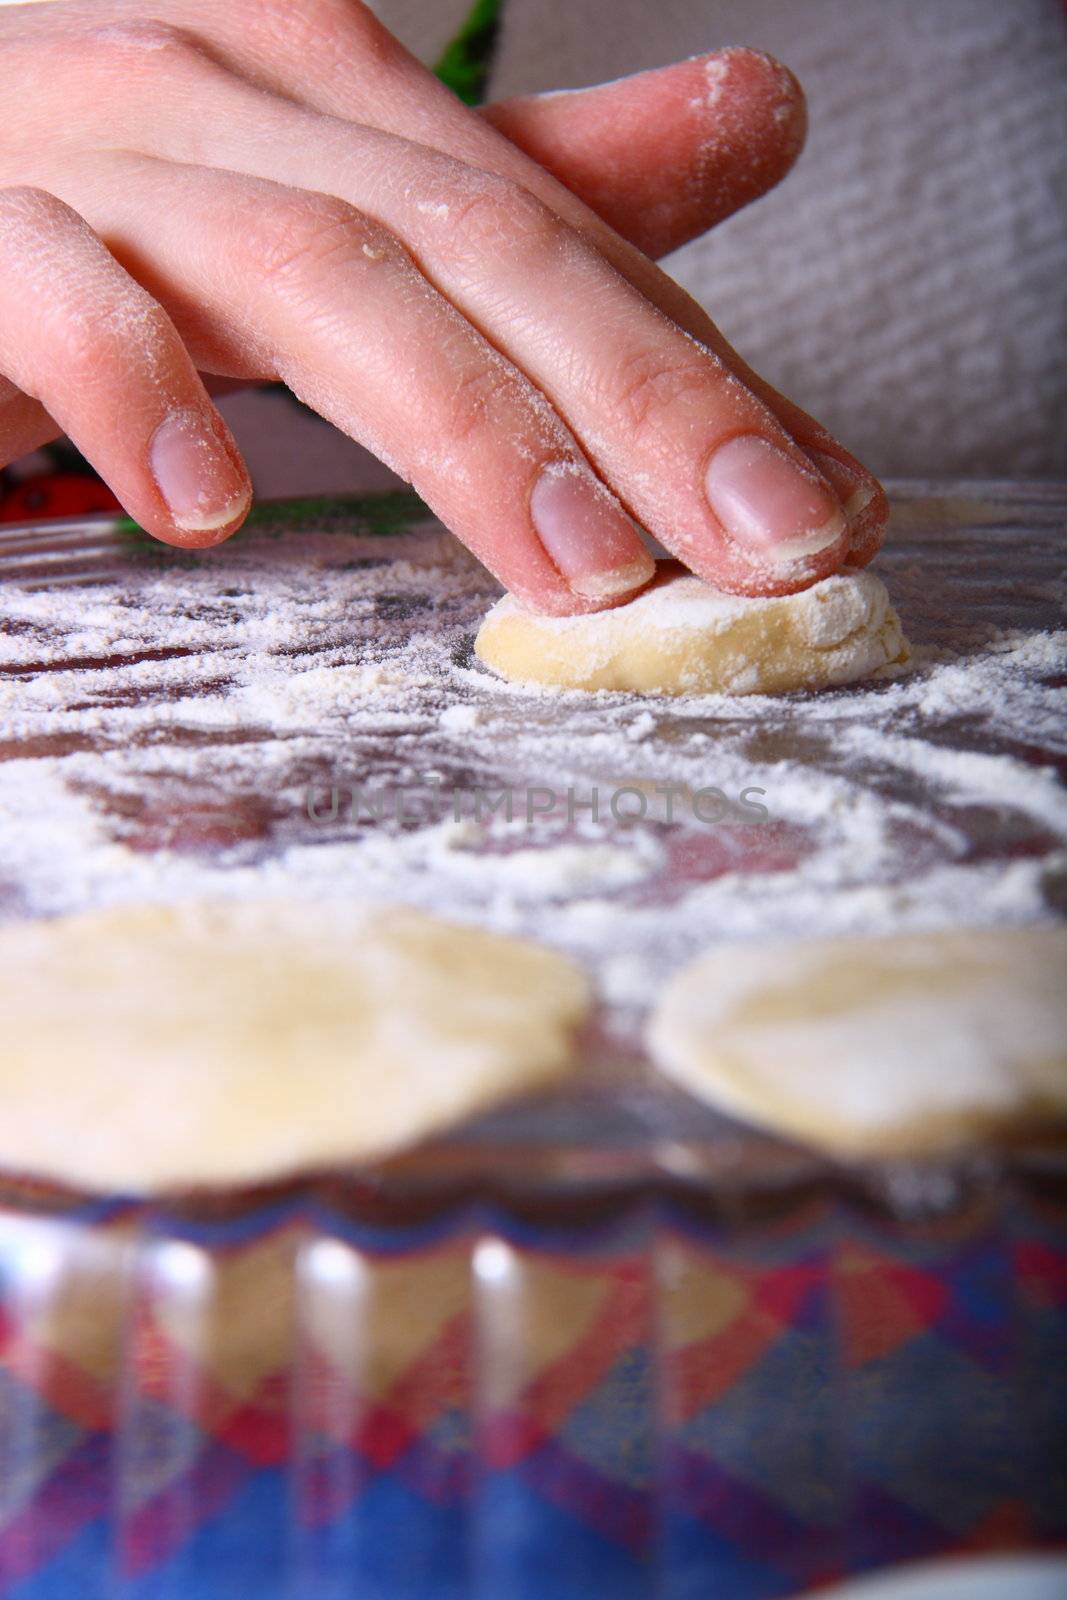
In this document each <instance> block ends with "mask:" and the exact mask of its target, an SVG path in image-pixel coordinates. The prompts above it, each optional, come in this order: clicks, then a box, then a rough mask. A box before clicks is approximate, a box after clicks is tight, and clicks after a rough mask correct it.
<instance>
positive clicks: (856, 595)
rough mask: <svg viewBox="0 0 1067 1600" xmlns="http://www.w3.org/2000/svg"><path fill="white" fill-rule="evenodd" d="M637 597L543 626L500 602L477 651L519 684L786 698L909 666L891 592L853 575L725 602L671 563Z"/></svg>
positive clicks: (726, 597) (864, 575) (507, 599)
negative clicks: (892, 667)
mask: <svg viewBox="0 0 1067 1600" xmlns="http://www.w3.org/2000/svg"><path fill="white" fill-rule="evenodd" d="M660 569H661V570H660V573H659V575H658V576H657V577H656V579H655V580H654V581H653V583H652V584H651V585H650V587H649V588H647V589H645V590H644V591H643V592H642V593H641V594H639V595H638V596H637V597H636V598H635V599H633V600H630V601H628V602H627V604H625V605H621V606H616V607H615V608H614V609H613V610H611V611H598V612H596V613H595V614H593V615H590V616H581V617H542V616H537V615H534V614H533V613H531V612H528V611H524V610H523V609H522V608H521V606H520V605H519V603H518V601H516V600H514V599H513V598H512V597H511V595H505V596H504V598H503V599H502V600H499V601H498V602H497V604H496V605H495V606H493V608H492V610H491V611H490V612H489V614H488V616H487V617H486V619H485V621H484V622H483V623H482V626H481V629H480V630H479V633H478V637H477V639H476V640H475V644H474V648H475V651H476V652H477V654H478V655H479V656H480V657H481V659H482V660H483V661H484V662H485V663H486V665H487V666H489V667H492V668H493V670H494V671H496V672H499V673H500V674H501V676H502V677H505V678H510V679H513V680H515V681H517V682H520V683H544V684H555V685H557V686H559V687H561V688H567V689H629V690H636V691H638V692H639V693H646V694H647V693H652V694H733V695H740V694H782V693H785V692H786V691H788V690H790V689H819V688H823V687H825V686H827V685H829V684H842V683H854V682H855V681H856V680H857V679H860V678H868V677H870V675H871V674H872V673H873V672H876V671H877V670H878V669H879V668H881V667H885V666H888V665H890V664H894V665H903V663H905V662H906V661H907V660H908V656H909V651H908V646H907V642H906V640H905V638H904V635H903V634H902V632H901V628H900V621H899V619H898V617H897V615H896V612H895V611H894V610H893V608H892V606H891V605H890V604H889V596H888V595H887V594H886V591H885V586H884V584H883V583H882V582H881V581H880V580H879V579H878V578H876V577H875V576H874V575H873V574H872V573H870V572H865V571H864V572H861V571H859V570H858V569H853V568H848V567H846V568H845V569H844V571H842V572H838V573H835V574H834V576H833V577H831V578H824V579H823V580H822V582H821V583H816V584H814V585H813V586H812V587H811V588H810V589H804V590H802V591H801V593H800V594H789V595H780V596H777V597H773V598H770V599H745V598H744V597H742V596H739V595H730V594H724V593H723V592H722V590H721V589H716V588H714V587H713V585H711V584H710V583H705V582H704V580H703V579H702V578H695V577H694V576H693V575H692V573H691V572H687V571H686V570H685V568H684V567H682V566H680V565H679V564H678V563H677V562H674V561H665V562H661V563H660Z"/></svg>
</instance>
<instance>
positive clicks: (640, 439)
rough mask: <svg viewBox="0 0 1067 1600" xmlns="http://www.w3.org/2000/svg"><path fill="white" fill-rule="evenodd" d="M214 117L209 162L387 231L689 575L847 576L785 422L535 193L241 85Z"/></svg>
mask: <svg viewBox="0 0 1067 1600" xmlns="http://www.w3.org/2000/svg"><path fill="white" fill-rule="evenodd" d="M214 104H215V107H216V116H217V122H215V123H213V125H212V128H211V129H210V131H208V132H207V133H205V134H201V135H200V136H199V139H200V143H201V146H202V147H203V148H206V149H207V150H208V151H209V153H210V156H211V159H212V161H213V162H216V163H218V164H219V165H220V166H225V167H228V168H239V169H241V170H243V171H245V172H249V173H252V174H254V175H256V176H258V177H261V178H265V177H267V175H268V174H271V173H273V174H276V175H277V174H279V173H280V174H281V176H282V177H284V178H285V179H286V181H288V182H289V183H290V184H292V185H293V186H294V188H295V187H296V186H297V185H300V186H306V187H308V188H310V189H314V190H321V191H327V190H331V191H332V192H333V193H334V194H337V195H340V196H342V197H343V198H344V199H345V200H347V201H348V202H349V203H350V204H351V205H352V206H353V207H356V208H357V209H359V210H360V211H363V212H366V213H368V214H373V215H374V216H375V217H376V218H377V219H378V220H379V221H380V222H382V223H384V224H385V226H386V227H387V228H388V229H389V231H390V232H391V233H392V234H393V235H394V236H395V237H396V238H399V239H400V240H402V241H403V243H404V244H405V246H406V247H407V248H408V249H409V250H410V251H411V252H412V254H413V255H414V257H415V260H416V261H417V263H418V265H419V267H420V268H421V270H422V272H423V273H424V274H425V276H426V277H427V278H428V279H429V280H430V281H431V282H432V283H433V284H434V285H435V286H436V288H437V289H439V290H440V291H441V293H442V295H443V296H444V297H446V298H447V300H448V301H449V302H451V304H452V305H453V306H455V307H458V309H459V310H460V311H461V312H462V313H463V314H464V316H465V317H466V318H467V319H468V321H469V322H470V323H471V324H472V325H473V326H474V327H475V328H477V329H478V330H479V331H480V333H481V334H482V335H483V336H484V341H487V342H488V345H489V346H492V347H495V348H496V349H497V350H499V351H503V352H505V353H506V354H507V356H508V357H509V358H510V360H511V362H512V363H513V364H514V365H515V366H516V367H518V368H519V369H521V371H522V372H523V373H525V374H526V376H527V377H528V378H529V379H530V380H532V383H533V384H534V385H535V386H536V388H537V389H538V390H540V392H541V394H542V395H544V396H547V397H548V399H549V400H551V402H552V404H553V406H554V407H555V410H556V412H557V413H558V414H559V416H561V417H562V418H563V419H564V420H565V422H566V423H567V425H568V427H569V429H570V430H571V432H572V433H573V434H574V435H575V436H576V437H577V439H578V441H579V443H580V445H581V447H582V449H583V450H584V452H585V454H586V455H587V456H588V457H589V459H590V460H591V461H592V462H593V465H594V466H595V467H596V468H597V471H598V473H599V476H600V477H601V478H602V479H603V480H604V481H605V482H607V483H608V484H609V485H610V486H611V488H612V489H614V491H615V493H616V494H617V495H618V497H619V499H620V500H621V502H622V504H623V505H624V506H625V507H626V508H627V510H628V511H630V512H631V513H632V515H633V516H635V517H636V518H637V519H638V521H639V522H641V523H642V524H643V525H644V526H645V527H646V528H648V529H649V530H650V532H652V533H654V534H655V535H656V537H657V538H659V539H660V540H661V541H662V542H663V543H664V544H665V545H666V546H667V547H668V548H669V549H671V550H672V551H673V552H674V553H675V554H676V555H678V556H680V557H681V559H682V560H684V561H685V562H686V563H687V564H688V565H690V566H691V567H692V568H693V569H694V571H697V572H699V573H701V574H703V575H704V576H706V577H708V578H710V579H711V580H713V581H714V582H716V583H719V584H721V585H722V586H723V587H725V588H728V589H730V590H733V591H735V592H738V593H768V592H773V593H785V592H788V591H790V590H792V589H796V588H802V587H804V586H805V585H806V584H808V583H810V582H812V581H814V580H815V579H816V578H818V577H821V576H823V575H825V574H826V573H828V572H831V571H834V570H835V569H836V567H837V566H839V565H840V563H841V561H842V559H843V558H844V553H845V551H846V550H847V548H848V543H849V541H848V536H847V532H846V526H845V520H844V516H843V514H842V511H841V508H840V505H839V503H838V501H837V499H836V497H835V494H834V492H833V490H832V488H831V486H830V484H829V482H828V481H827V480H826V479H825V478H824V477H823V476H822V475H821V474H820V473H819V471H818V470H817V469H816V468H815V466H814V464H813V462H812V461H811V459H810V458H809V457H807V456H806V455H805V454H804V453H803V452H802V451H801V450H799V449H798V448H797V446H796V444H795V443H794V442H793V440H792V439H791V438H790V436H789V434H788V432H787V431H786V429H785V428H783V427H782V426H781V424H780V423H779V422H778V420H777V419H776V417H775V416H774V415H773V413H772V412H771V411H770V410H769V409H768V408H767V407H766V406H765V405H763V404H762V403H761V402H760V401H759V400H758V399H757V398H756V397H755V396H754V395H753V394H752V392H751V391H750V390H748V389H746V388H745V387H744V386H743V385H742V384H741V383H739V382H738V381H737V379H736V377H735V376H734V375H733V374H732V372H731V371H730V370H729V368H728V367H727V366H726V365H725V364H724V363H723V361H721V360H720V359H719V358H718V356H717V355H716V354H715V353H713V352H712V351H710V350H709V349H707V348H706V347H704V346H703V345H700V344H698V343H696V342H695V341H694V340H692V339H690V338H687V337H686V336H685V334H684V333H683V332H681V331H680V330H679V329H678V328H677V327H675V326H674V325H672V324H671V323H670V321H669V320H668V319H667V318H665V317H664V316H663V315H662V314H661V313H660V312H659V311H658V310H657V309H656V308H655V307H654V306H652V305H651V304H650V303H649V302H648V300H647V298H646V297H645V296H643V295H642V294H640V293H639V292H638V291H637V290H635V289H634V287H633V285H632V284H631V283H630V282H628V281H627V280H626V279H625V278H623V277H622V276H621V275H620V274H619V273H618V272H616V271H615V270H613V268H612V267H611V266H610V265H609V264H608V262H606V261H605V259H604V256H603V254H602V253H601V252H600V251H599V250H598V249H597V248H596V247H595V246H594V245H593V244H592V243H591V242H590V240H589V239H588V238H587V237H586V236H584V235H583V234H581V233H579V232H578V231H577V230H575V229H573V228H571V227H569V226H568V225H567V224H566V223H565V222H563V221H562V220H561V219H560V218H559V216H558V215H557V214H556V213H555V212H554V211H552V210H550V209H549V208H548V207H547V206H545V205H544V204H543V203H542V202H541V201H540V200H539V199H537V198H536V197H535V196H534V195H532V194H531V193H530V191H529V190H527V189H525V188H524V187H523V186H521V185H519V184H516V183H514V182H512V181H510V180H508V179H503V178H499V177H497V176H494V175H493V174H489V173H485V172H479V171H476V170H473V169H471V168H469V167H467V166H465V165H463V164H462V163H459V162H456V161H454V160H452V159H451V158H449V157H447V156H443V155H441V154H440V152H438V151H436V150H431V149H429V148H428V147H426V146H424V145H416V144H411V143H409V142H407V141H401V140H398V139H396V138H394V137H393V136H391V135H388V134H383V133H381V132H380V131H379V130H377V129H370V128H366V127H362V126H359V125H356V124H349V123H343V122H341V121H339V120H337V119H325V118H316V117H309V116H308V114H307V113H305V112H303V111H300V110H298V109H296V108H293V107H291V106H288V105H286V104H284V103H281V102H276V101H274V100H273V98H271V97H266V96H262V95H260V94H259V93H258V92H257V91H254V90H250V89H247V88H245V87H244V86H242V85H240V84H238V83H237V82H236V80H232V79H229V78H224V79H223V81H221V82H220V83H219V84H218V85H217V91H216V94H215V97H214ZM156 137H157V139H158V140H159V141H160V142H162V143H167V142H168V141H169V142H170V143H171V145H172V149H173V153H174V154H176V155H177V156H178V159H183V157H184V156H185V155H187V153H188V152H187V150H186V148H185V145H184V143H183V141H184V140H185V139H186V138H187V134H186V133H185V130H184V129H183V127H181V126H180V125H175V124H173V123H170V124H168V123H167V122H166V121H165V119H164V118H161V120H160V123H159V125H158V126H157V129H156ZM398 359H399V358H398ZM399 364H400V366H401V367H402V365H403V363H402V361H400V363H399ZM408 387H409V389H410V388H412V387H413V386H412V385H411V384H409V385H408ZM367 421H368V419H367V418H366V417H364V418H363V424H362V425H363V427H364V429H365V428H366V425H367ZM360 436H361V437H362V436H363V435H360ZM741 441H743V442H741ZM379 453H381V452H379ZM386 459H388V457H386ZM446 520H448V521H449V524H450V526H452V527H454V528H456V530H457V531H461V530H460V529H459V527H458V525H457V523H456V522H455V521H452V520H450V519H449V518H448V517H446Z"/></svg>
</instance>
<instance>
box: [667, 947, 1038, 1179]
mask: <svg viewBox="0 0 1067 1600" xmlns="http://www.w3.org/2000/svg"><path fill="white" fill-rule="evenodd" d="M648 1043H649V1047H650V1050H651V1052H652V1055H653V1058H654V1060H655V1061H656V1063H657V1064H658V1065H659V1066H660V1067H661V1068H662V1070H663V1071H664V1072H666V1073H668V1074H669V1075H670V1076H671V1077H673V1078H676V1079H677V1080H678V1081H679V1082H681V1083H683V1084H684V1085H685V1086H686V1087H687V1088H688V1089H690V1090H692V1092H693V1093H694V1094H696V1095H699V1096H700V1098H701V1099H704V1100H707V1101H709V1102H710V1103H711V1104H712V1105H715V1106H718V1107H720V1108H721V1109H722V1110H724V1111H728V1112H734V1113H736V1114H737V1115H738V1116H740V1117H742V1118H746V1119H749V1120H751V1121H753V1122H756V1123H762V1124H765V1125H766V1126H768V1127H769V1128H772V1129H774V1130H776V1131H779V1132H782V1133H786V1134H793V1135H796V1136H797V1137H799V1138H801V1139H804V1140H807V1141H809V1142H810V1143H812V1144H815V1145H821V1146H825V1147H826V1148H827V1149H830V1150H834V1151H838V1152H841V1153H843V1154H861V1155H862V1154H884V1155H913V1154H923V1153H925V1152H927V1151H933V1150H939V1149H944V1148H947V1147H951V1146H954V1145H964V1144H968V1143H973V1142H975V1141H979V1140H982V1139H984V1138H987V1137H989V1136H991V1135H994V1134H996V1133H997V1132H1007V1131H1014V1130H1016V1129H1023V1128H1026V1127H1029V1126H1031V1125H1038V1124H1040V1123H1041V1122H1042V1121H1043V1120H1046V1119H1048V1118H1051V1117H1057V1116H1063V1115H1065V1114H1067V928H1033V929H989V930H981V931H975V930H972V931H963V930H961V931H958V932H948V933H930V934H909V935H904V934H902V935H899V936H888V937H883V938H869V939H855V940H829V941H826V942H818V941H815V942H812V943H791V944H767V945H763V944H761V945H731V946H723V947H721V948H719V949H715V950H711V951H709V952H708V953H707V954H706V955H703V956H701V957H700V958H699V960H697V961H695V962H694V963H693V964H692V965H691V966H689V967H687V968H685V969H684V970H683V971H682V972H681V973H680V974H678V975H677V976H676V977H675V978H674V979H673V980H672V982H671V983H670V984H669V986H668V988H667V990H666V992H665V994H664V996H663V998H662V1000H661V1002H660V1005H659V1007H658V1008H657V1010H656V1012H655V1014H654V1016H653V1018H652V1021H651V1023H650V1026H649V1030H648Z"/></svg>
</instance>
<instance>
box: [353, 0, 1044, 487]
mask: <svg viewBox="0 0 1067 1600" xmlns="http://www.w3.org/2000/svg"><path fill="white" fill-rule="evenodd" d="M383 9H386V8H385V7H383ZM607 14H610V19H611V25H610V27H605V26H604V19H605V16H606V15H607ZM723 44H752V45H757V46H760V47H762V48H763V49H766V50H770V51H772V52H773V53H774V54H776V55H778V56H780V57H781V58H782V60H784V61H785V62H786V63H787V64H788V65H789V66H790V67H792V68H793V70H794V71H795V72H796V73H797V76H798V77H799V78H800V80H801V82H802V83H803V84H804V86H805V89H806V90H807V93H808V97H809V104H810V112H811V134H810V138H809V143H808V147H807V150H806V151H805V154H804V155H803V157H802V158H801V162H800V165H799V167H798V168H797V170H796V172H795V173H794V174H793V175H792V176H791V177H790V178H789V179H788V180H787V182H786V184H785V186H784V187H783V188H782V189H781V190H779V191H778V192H777V193H776V194H774V195H772V196H770V197H769V198H768V199H766V200H764V201H762V202H760V203H759V204H758V205H756V206H755V207H753V208H752V209H751V210H750V211H748V212H745V213H743V214H742V215H741V216H739V217H737V218H735V219H733V220H732V221H731V222H729V223H727V224H726V225H725V226H724V227H723V228H721V229H719V230H717V231H716V232H715V233H714V234H713V235H712V236H710V237H709V238H707V239H704V240H699V241H697V242H696V243H694V244H692V245H689V246H687V247H686V248H685V249H684V250H682V251H679V252H678V253H677V254H676V255H675V256H674V257H672V258H671V259H670V261H669V262H668V263H667V265H668V268H669V270H670V271H672V272H673V273H674V274H675V275H676V276H677V277H678V278H680V279H681V281H682V282H683V283H684V284H685V285H686V287H687V288H688V289H689V290H690V291H691V292H692V293H693V294H695V295H696V296H697V297H698V298H699V299H700V300H701V301H702V302H703V304H705V305H706V306H707V307H708V309H709V310H710V312H711V313H712V315H713V316H714V317H715V318H716V320H717V321H718V322H719V324H720V325H721V327H722V328H723V330H724V331H725V332H726V334H727V335H728V336H729V337H730V339H731V340H732V341H733V342H734V344H736V345H737V347H738V348H739V349H740V350H741V351H742V352H743V353H744V354H745V356H746V357H747V358H748V359H749V360H750V361H751V362H752V363H753V365H755V366H757V367H759V368H760V369H761V370H762V371H763V372H764V373H765V374H766V375H767V376H768V377H769V378H770V379H771V380H772V381H773V382H774V383H776V384H777V385H778V386H779V387H780V388H782V389H784V390H786V391H787V392H788V393H789V394H791V395H792V396H793V397H794V398H795V399H797V400H798V401H799V402H800V403H801V404H802V405H804V406H806V407H807V408H808V409H809V410H810V411H812V412H814V413H815V415H817V416H818V417H819V418H820V419H821V420H822V421H823V422H825V423H826V424H827V426H829V427H830V428H832V429H833V430H834V431H835V432H836V433H838V434H839V435H840V436H841V438H842V439H844V441H845V442H846V443H847V444H849V445H850V446H851V447H852V448H853V449H855V450H856V451H857V453H858V454H860V455H861V456H863V457H864V459H865V460H867V461H868V462H869V463H870V464H871V466H873V467H874V468H875V469H876V470H878V471H881V472H884V473H897V474H926V473H929V474H934V475H943V474H948V473H961V474H970V475H996V474H1005V475H1009V476H1021V475H1026V474H1033V475H1060V476H1067V176H1065V162H1067V17H1065V14H1064V9H1063V7H1062V6H1061V5H1060V3H1059V0H656V3H655V4H650V3H649V0H565V3H564V0H510V5H509V10H508V19H507V28H506V31H505V36H504V51H503V56H502V59H501V61H500V66H499V70H498V72H497V76H496V79H495V82H494V92H495V93H501V94H511V93H517V92H519V91H521V90H524V89H542V88H548V87H550V86H552V85H557V84H579V83H584V82H592V81H596V80H597V79H601V78H612V77H617V76H620V75H622V74H623V73H626V72H630V71H635V70H637V69H638V68H641V67H645V66H654V65H660V64H662V63H664V62H666V61H669V60H672V59H674V58H675V57H678V56H682V55H686V54H693V53H696V52H697V51H701V50H706V49H711V48H714V47H715V46H718V45H723Z"/></svg>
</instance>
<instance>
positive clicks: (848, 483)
mask: <svg viewBox="0 0 1067 1600" xmlns="http://www.w3.org/2000/svg"><path fill="white" fill-rule="evenodd" d="M807 454H808V455H809V456H810V457H811V459H812V460H813V461H814V463H815V465H816V466H817V467H818V469H819V471H820V472H821V473H822V475H823V477H824V478H826V479H828V481H829V482H830V483H832V484H833V486H834V488H835V489H836V491H837V494H838V498H839V499H840V501H841V504H842V506H843V507H844V510H845V516H846V517H848V519H849V521H851V520H852V518H853V517H858V516H859V514H860V512H861V511H866V509H867V507H868V506H869V505H870V503H871V501H872V500H873V499H874V496H875V491H874V489H873V488H872V486H871V483H870V480H869V479H868V478H866V477H864V475H863V473H861V472H857V471H856V469H855V467H850V466H848V465H847V464H846V463H845V462H844V461H838V459H837V457H836V456H828V455H827V454H826V453H825V451H823V450H809V451H807Z"/></svg>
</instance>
